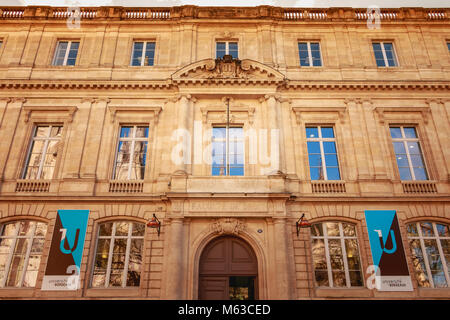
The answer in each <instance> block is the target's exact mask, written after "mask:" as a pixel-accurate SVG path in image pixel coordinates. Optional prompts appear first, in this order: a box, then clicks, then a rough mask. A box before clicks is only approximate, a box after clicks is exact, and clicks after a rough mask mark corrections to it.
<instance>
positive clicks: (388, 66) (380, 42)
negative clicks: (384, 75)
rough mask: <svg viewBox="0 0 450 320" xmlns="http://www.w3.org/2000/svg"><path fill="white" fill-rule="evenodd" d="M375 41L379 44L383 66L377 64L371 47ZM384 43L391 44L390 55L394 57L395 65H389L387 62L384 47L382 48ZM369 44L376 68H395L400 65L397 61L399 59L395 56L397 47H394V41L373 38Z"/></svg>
mask: <svg viewBox="0 0 450 320" xmlns="http://www.w3.org/2000/svg"><path fill="white" fill-rule="evenodd" d="M375 43H378V44H379V45H380V47H381V52H382V54H383V62H384V66H379V65H378V64H377V58H376V56H375V48H374V47H373V45H374V44H375ZM385 43H390V44H391V45H392V56H393V57H394V62H395V65H393V66H390V65H389V62H388V59H387V56H386V49H385V48H384V44H385ZM371 44H372V54H373V57H374V61H375V65H376V67H377V68H397V67H399V66H400V62H399V59H398V56H397V49H396V48H395V43H394V41H391V40H384V41H382V40H373V41H372V43H371Z"/></svg>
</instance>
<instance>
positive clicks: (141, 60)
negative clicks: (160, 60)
mask: <svg viewBox="0 0 450 320" xmlns="http://www.w3.org/2000/svg"><path fill="white" fill-rule="evenodd" d="M154 62H155V42H153V41H137V42H134V43H133V54H132V55H131V65H132V66H152V65H153V64H154Z"/></svg>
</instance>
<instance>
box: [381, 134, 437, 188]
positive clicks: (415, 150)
mask: <svg viewBox="0 0 450 320" xmlns="http://www.w3.org/2000/svg"><path fill="white" fill-rule="evenodd" d="M390 131H391V138H392V143H393V144H394V152H395V160H396V161H397V166H398V170H399V173H400V179H401V180H428V175H427V171H426V169H425V164H424V160H423V155H422V150H421V148H420V141H419V138H418V136H417V132H416V128H414V127H403V126H399V127H390Z"/></svg>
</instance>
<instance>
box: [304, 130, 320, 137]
mask: <svg viewBox="0 0 450 320" xmlns="http://www.w3.org/2000/svg"><path fill="white" fill-rule="evenodd" d="M318 137H319V130H318V128H317V127H308V128H306V138H318Z"/></svg>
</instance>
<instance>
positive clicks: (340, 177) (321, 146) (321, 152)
mask: <svg viewBox="0 0 450 320" xmlns="http://www.w3.org/2000/svg"><path fill="white" fill-rule="evenodd" d="M322 127H331V128H332V129H333V135H334V138H322ZM308 128H317V131H318V133H319V137H317V138H310V137H307V136H306V130H307V129H308ZM305 136H306V156H307V161H308V168H309V172H308V174H309V179H310V180H311V181H342V171H341V165H340V164H341V161H340V158H339V150H338V145H337V140H336V130H335V126H334V125H331V124H330V125H329V124H307V123H305ZM308 142H319V147H320V157H321V162H322V167H323V176H324V179H322V180H320V179H317V180H312V178H311V164H310V162H309V155H310V153H309V149H308ZM323 142H334V147H335V148H336V158H337V162H338V165H337V168H338V170H339V180H328V173H327V165H326V160H325V151H324V148H323Z"/></svg>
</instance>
